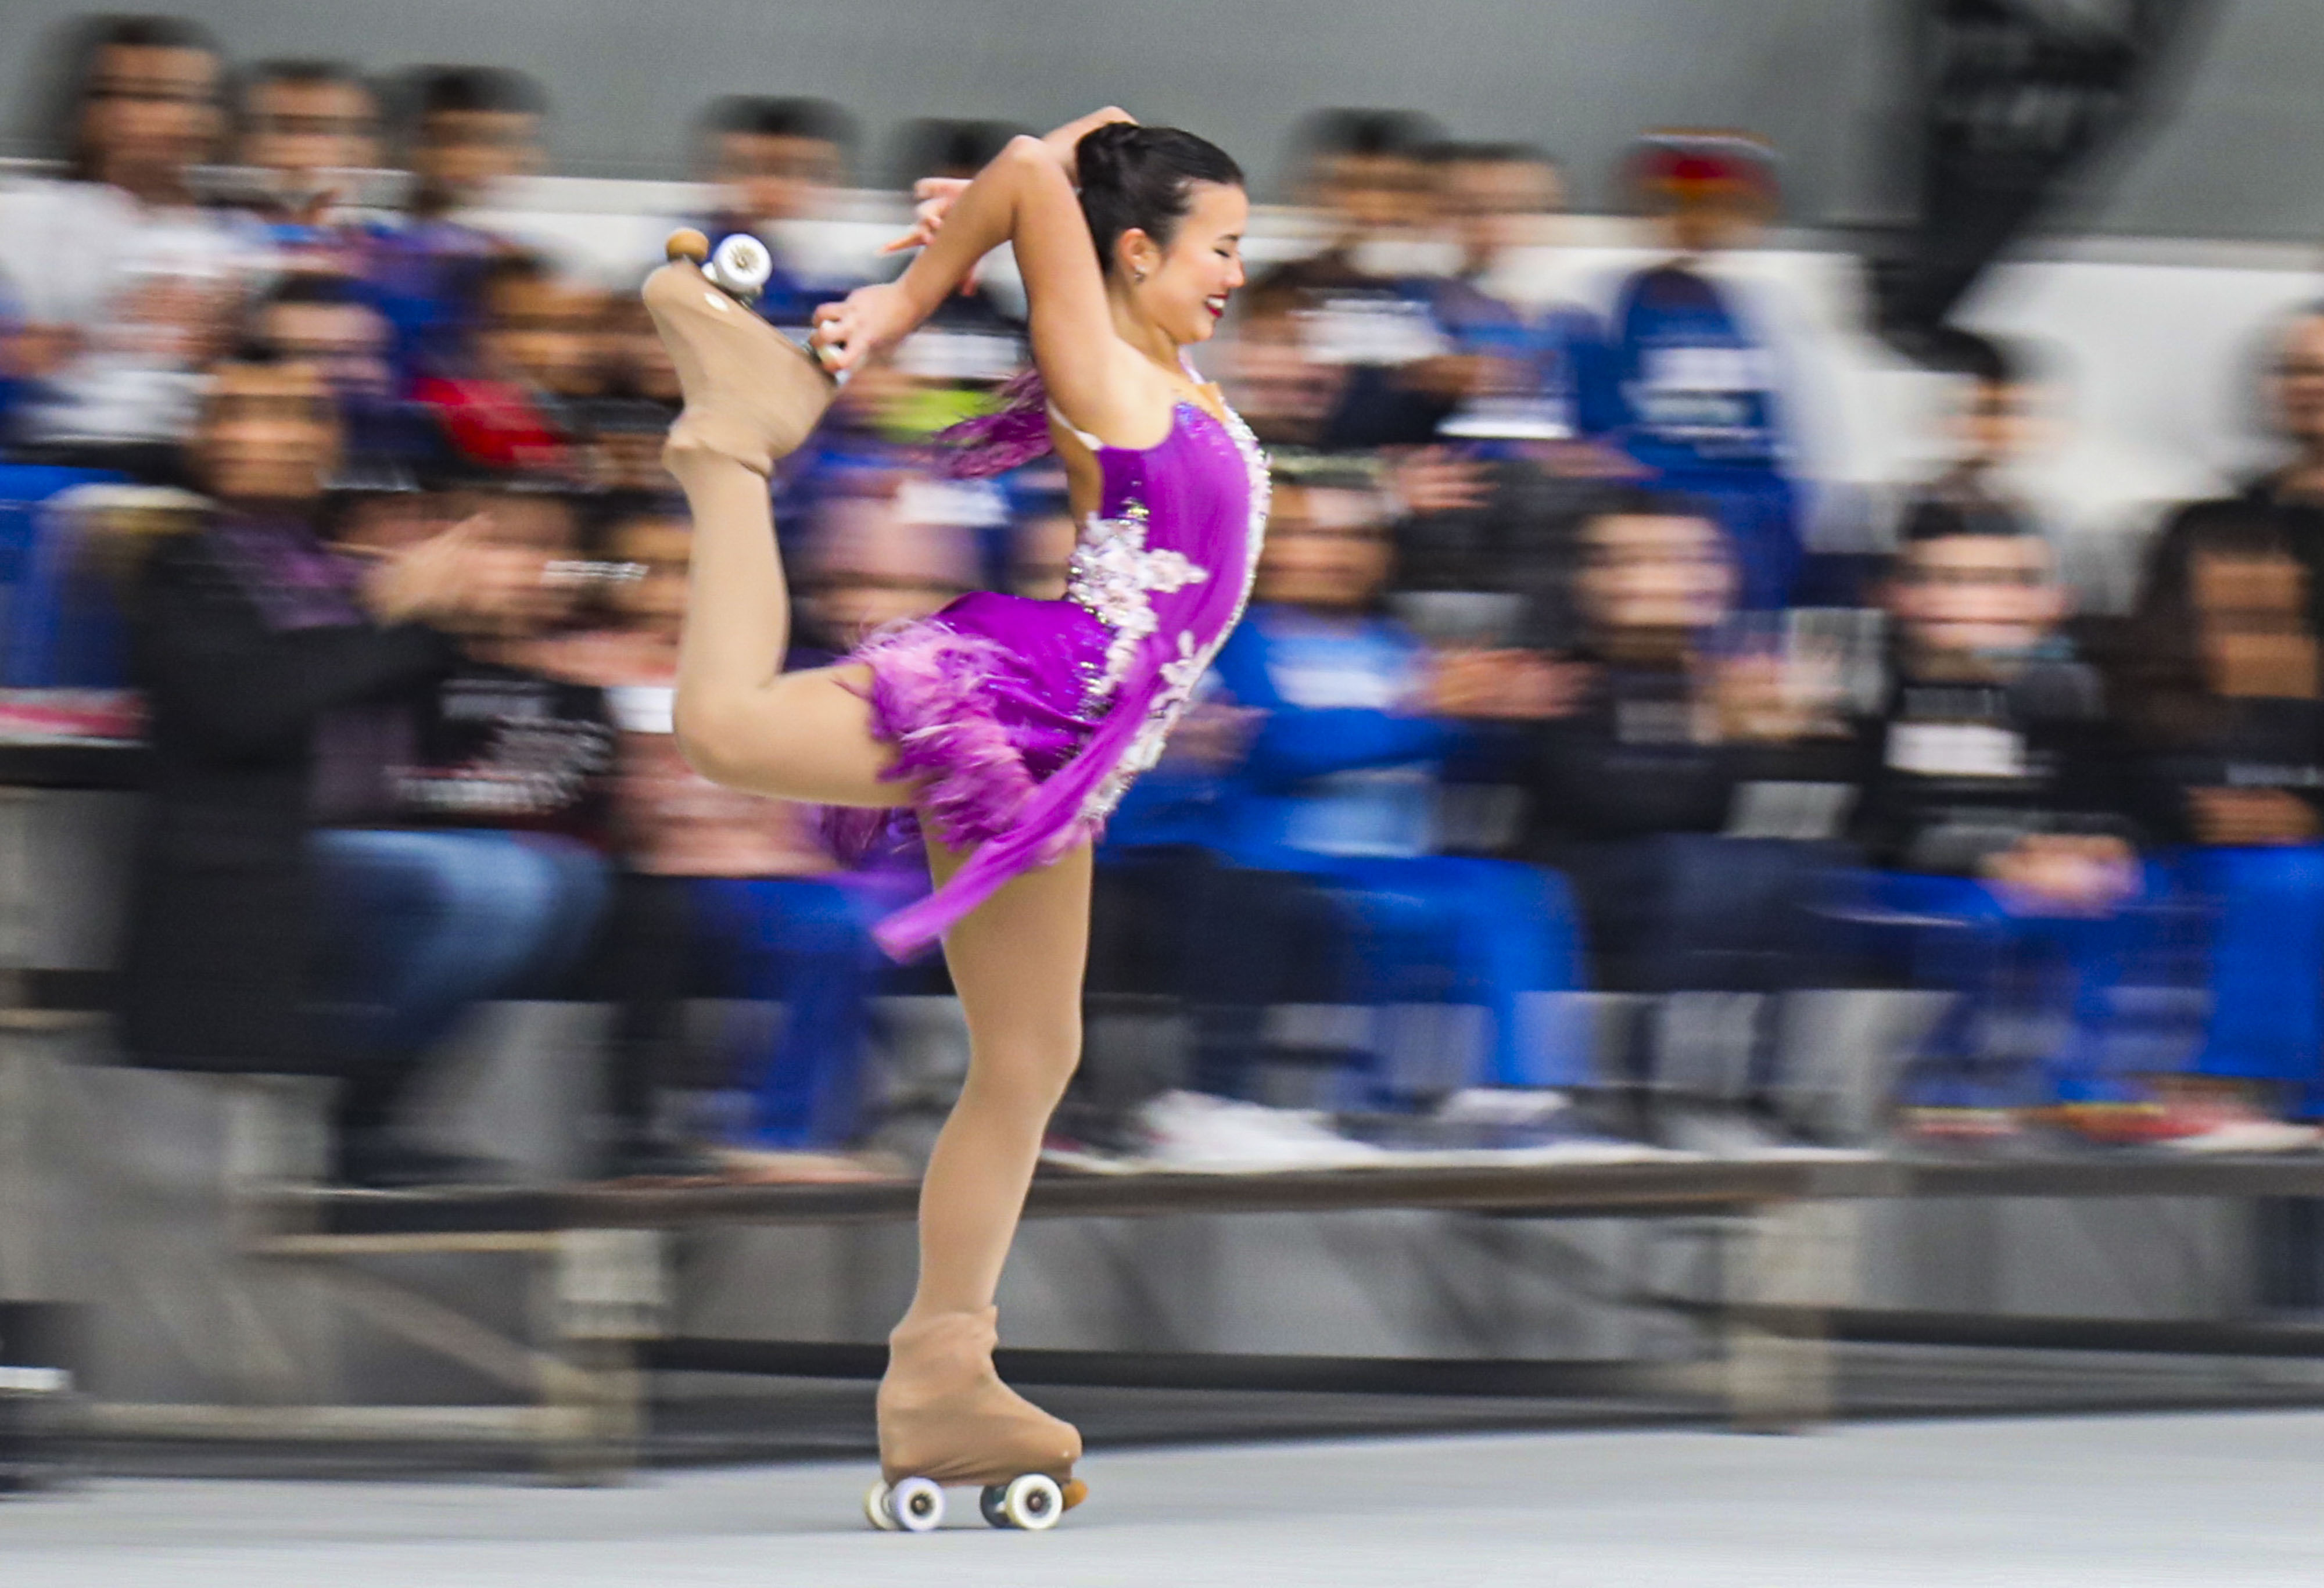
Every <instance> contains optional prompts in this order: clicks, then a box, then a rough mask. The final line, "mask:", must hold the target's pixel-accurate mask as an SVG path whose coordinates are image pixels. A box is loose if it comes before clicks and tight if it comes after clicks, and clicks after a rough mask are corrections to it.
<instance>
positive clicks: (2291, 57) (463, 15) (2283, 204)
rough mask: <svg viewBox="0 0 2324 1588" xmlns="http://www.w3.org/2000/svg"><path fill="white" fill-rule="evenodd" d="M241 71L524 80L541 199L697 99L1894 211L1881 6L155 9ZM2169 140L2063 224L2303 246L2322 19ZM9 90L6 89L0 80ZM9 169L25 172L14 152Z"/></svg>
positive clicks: (1788, 1) (2321, 181)
mask: <svg viewBox="0 0 2324 1588" xmlns="http://www.w3.org/2000/svg"><path fill="white" fill-rule="evenodd" d="M2221 3H2222V5H2223V7H2224V14H2223V16H2222V19H2221V21H2220V22H2219V23H2218V25H2217V26H2216V28H2215V29H2214V30H2213V31H2212V36H2211V37H2210V39H2209V42H2208V46H2207V48H2206V49H2205V51H2204V58H2203V60H2202V62H2201V64H2200V66H2199V69H2197V70H2196V71H2195V72H2194V73H2193V75H2192V81H2191V82H2190V85H2189V88H2188V92H2187V93H2186V95H2185V96H2184V101H2183V105H2182V106H2181V109H2180V112H2179V114H2177V115H2174V116H2173V117H2172V120H2171V121H2170V123H2169V125H2167V126H2165V127H2163V129H2161V130H2160V131H2159V132H2158V133H2157V134H2154V135H2153V136H2152V137H2151V138H2150V139H2149V140H2147V141H2146V142H2145V143H2144V144H2143V145H2142V147H2141V148H2140V150H2139V151H2138V152H2137V153H2136V156H2135V158H2133V159H2131V160H2128V161H2126V162H2122V164H2123V167H2124V169H2123V170H2122V171H2119V172H2118V173H2117V180H2115V181H2113V182H2112V183H2110V184H2109V189H2110V190H2109V192H2108V193H2107V195H2106V196H2105V197H2104V198H2103V199H2098V200H2097V201H2094V202H2093V203H2091V204H2089V205H2087V206H2085V212H2084V213H2083V214H2082V215H2080V216H2078V217H2077V221H2078V223H2079V224H2086V225H2090V226H2097V227H2098V228H2100V229H2104V230H2108V231H2119V232H2131V233H2144V234H2154V235H2188V236H2224V237H2251V238H2272V239H2279V240H2298V239H2305V238H2308V237H2310V236H2315V235H2324V112H2319V100H2318V96H2317V93H2316V86H2317V80H2318V77H2319V69H2324V18H2319V10H2318V3H2317V0H2221ZM161 4H163V5H171V6H172V8H174V9H178V10H181V11H184V12H187V13H189V14H194V15H197V16H199V17H201V18H202V19H204V20H205V21H207V22H208V23H210V24H211V25H212V26H213V27H215V28H216V29H217V31H218V32H219V33H220V34H221V35H222V37H223V38H224V39H225V41H226V45H227V48H228V49H229V51H232V52H234V53H235V54H236V55H238V56H243V57H252V56H258V55H265V54H305V53H316V54H327V55H338V56H346V57H353V58H355V59H357V60H361V61H363V62H364V63H365V64H367V65H370V66H372V67H374V68H387V67H392V66H394V65H398V64H401V63H404V62H409V61H412V60H480V61H492V62H498V63H503V64H508V65H514V66H521V67H524V68H526V69H530V70H531V71H533V72H535V73H536V74H538V75H539V77H540V78H543V79H544V80H545V81H546V82H547V83H548V85H549V88H551V90H552V92H553V93H554V94H555V95H556V97H557V100H558V117H557V124H556V127H555V132H554V143H555V152H556V158H557V162H558V167H559V169H561V170H563V171H567V172H571V173H576V174H591V175H641V176H642V175H664V174H673V173H674V171H675V168H676V166H677V165H678V162H679V161H680V159H681V158H682V143H683V129H684V127H685V125H686V121H687V116H688V115H690V114H691V113H692V111H693V110H694V109H695V108H696V106H699V105H700V104H701V103H702V102H703V101H704V100H705V99H706V98H707V97H710V96H712V95H715V94H719V93H726V92H733V91H739V90H758V91H767V92H788V93H819V94H824V95H827V96H829V97H833V98H835V99H838V100H840V101H842V102H844V103H845V104H847V105H849V106H853V107H854V108H855V109H856V110H857V111H858V112H859V113H860V114H861V115H862V116H863V117H864V120H865V122H866V124H867V127H868V128H869V130H870V131H871V134H872V139H873V143H874V147H875V148H877V147H880V146H881V141H882V140H883V138H884V134H886V133H887V132H888V131H889V130H890V128H891V127H892V126H893V125H894V124H896V123H897V122H899V121H900V120H902V119H904V118H907V117H909V116H914V115H987V116H1001V117H1007V118H1011V119H1016V120H1020V121H1024V122H1028V123H1034V124H1038V125H1049V124H1052V123H1054V122H1056V121H1059V120H1062V119H1064V118H1065V117H1066V116H1068V115H1073V114H1075V113H1077V112H1079V111H1082V110H1084V109H1087V108H1089V107H1091V106H1093V105H1095V104H1097V103H1101V102H1102V101H1105V100H1108V99H1114V100H1120V101H1121V102H1122V103H1124V104H1127V105H1129V106H1130V107H1131V108H1132V109H1134V110H1136V111H1137V112H1138V113H1139V115H1142V116H1145V117H1147V118H1148V119H1150V120H1167V121H1176V122H1180V123H1183V124H1185V125H1191V126H1194V127H1196V128H1199V129H1200V130H1202V131H1203V132H1204V133H1205V134H1210V135H1212V136H1214V137H1216V138H1217V139H1219V141H1221V142H1222V143H1225V144H1226V145H1227V146H1228V147H1229V148H1231V149H1232V150H1234V151H1235V152H1237V153H1238V154H1240V155H1241V156H1243V157H1244V158H1245V160H1246V162H1247V163H1248V164H1249V165H1250V166H1251V167H1252V169H1253V170H1254V171H1265V172H1268V173H1269V174H1270V175H1271V174H1272V172H1273V171H1274V170H1275V168H1276V166H1277V163H1278V156H1279V153H1280V151H1281V148H1282V144H1283V140H1284V137H1285V134H1286V132H1287V131H1288V130H1289V128H1290V127H1291V125H1292V124H1293V122H1294V121H1295V119H1296V117H1297V115H1299V114H1300V113H1301V112H1302V111H1304V110H1305V109H1307V108H1310V107H1312V106H1318V105H1327V104H1400V105H1408V106H1417V107H1419V108H1422V109H1425V110H1429V111H1432V112H1434V113H1435V114H1436V115H1439V116H1441V117H1442V118H1443V119H1444V120H1445V121H1446V122H1448V123H1449V124H1451V125H1452V127H1453V129H1454V130H1455V131H1456V132H1458V133H1460V134H1464V135H1469V136H1475V137H1496V138H1499V137H1515V138H1527V139H1533V140H1537V141H1540V142H1543V143H1547V144H1548V145H1549V146H1550V147H1552V148H1553V149H1554V150H1556V151H1557V152H1560V153H1561V154H1563V155H1564V156H1565V157H1567V159H1568V160H1569V161H1570V162H1571V163H1572V168H1573V170H1574V171H1575V174H1576V179H1577V187H1578V189H1579V197H1580V199H1582V202H1584V203H1592V202H1603V201H1604V199H1606V198H1607V196H1608V195H1607V193H1606V191H1605V189H1606V180H1605V179H1606V172H1607V171H1608V170H1609V167H1610V166H1611V164H1612V163H1613V162H1614V161H1615V159H1616V158H1617V157H1618V153H1619V152H1620V150H1621V147H1622V144H1623V142H1624V140H1625V139H1626V138H1627V137H1628V135H1629V134H1632V133H1633V132H1635V131H1636V130H1637V129H1638V128H1639V127H1642V126H1645V125H1654V124H1683V125H1737V126H1748V127H1750V128H1753V129H1755V130H1757V131H1759V132H1761V133H1763V134H1766V135H1768V136H1770V137H1772V138H1773V139H1774V140H1775V143H1777V144H1778V145H1779V146H1780V147H1781V148H1782V149H1783V150H1784V152H1785V155H1786V157H1787V159H1788V162H1789V170H1788V177H1787V181H1788V186H1789V189H1790V192H1791V196H1792V202H1791V208H1792V213H1793V218H1794V220H1796V221H1800V222H1804V223H1809V224H1828V223H1845V222H1850V221H1861V220H1867V219H1876V218H1879V217H1881V216H1882V215H1883V214H1884V212H1886V210H1888V209H1889V208H1892V207H1893V205H1894V203H1895V197H1896V191H1897V189H1896V183H1895V181H1894V180H1891V179H1890V178H1889V176H1888V174H1887V171H1888V165H1889V156H1888V151H1890V150H1891V149H1893V146H1894V144H1893V139H1892V137H1891V135H1890V134H1892V132H1893V125H1892V120H1891V118H1892V112H1891V111H1890V110H1889V109H1888V108H1887V107H1888V106H1893V104H1894V102H1895V94H1894V91H1893V90H1894V84H1895V78H1896V75H1897V73H1898V71H1899V69H1900V67H1899V61H1898V52H1897V50H1896V46H1895V29H1896V19H1897V17H1898V16H1899V14H1900V5H1901V0H1531V3H1530V4H1525V3H1523V0H1358V3H1356V4H1348V3H1345V0H1341V3H1338V4H1333V3H1330V0H1300V3H1296V4H1294V3H1291V0H1158V3H1157V0H1114V3H1111V4H1102V5H1099V4H1091V3H1090V0H651V3H648V4H639V3H638V0H491V3H490V4H479V3H478V0H364V4H351V3H347V0H340V3H338V4H318V3H317V0H174V4H173V0H161ZM82 9H86V6H83V5H75V4H73V0H7V4H6V5H5V6H0V63H9V62H13V63H14V69H13V70H11V71H9V72H8V80H6V81H5V82H0V94H5V95H6V96H7V99H6V101H5V103H0V119H5V125H6V127H7V128H8V129H9V130H10V132H11V133H12V134H21V132H22V129H23V127H24V126H25V125H26V122H27V115H28V114H29V109H30V104H29V102H30V100H31V99H32V96H33V93H34V88H35V85H36V84H38V83H39V82H40V81H41V79H42V59H41V58H42V50H41V48H40V46H41V44H42V40H43V39H44V37H45V36H46V34H47V33H48V31H49V30H50V29H51V28H52V27H53V26H54V25H55V24H56V23H58V22H59V20H60V19H61V18H64V17H67V16H69V15H71V14H74V13H75V12H77V11H78V10H82ZM5 69H6V67H5V65H0V70H5ZM21 147H22V145H21V139H20V143H19V149H20V151H21Z"/></svg>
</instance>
